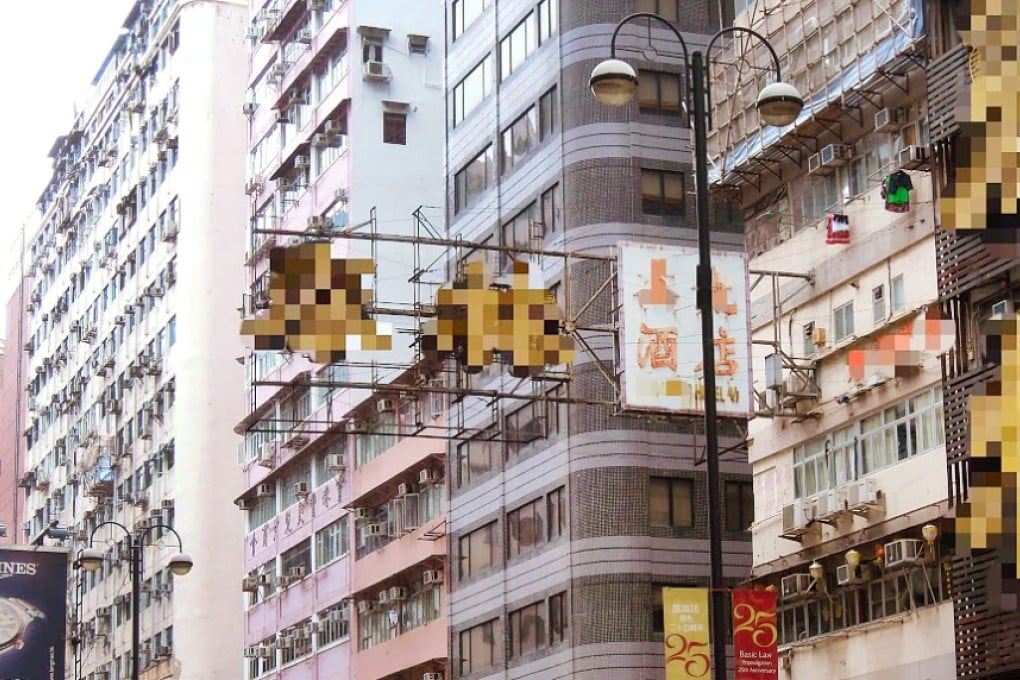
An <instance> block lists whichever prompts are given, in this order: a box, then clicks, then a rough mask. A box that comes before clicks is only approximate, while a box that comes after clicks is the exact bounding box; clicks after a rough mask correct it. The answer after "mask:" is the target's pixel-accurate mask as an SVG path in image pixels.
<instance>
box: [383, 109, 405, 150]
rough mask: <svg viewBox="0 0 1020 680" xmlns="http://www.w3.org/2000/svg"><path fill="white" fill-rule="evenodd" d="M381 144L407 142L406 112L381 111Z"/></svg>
mask: <svg viewBox="0 0 1020 680" xmlns="http://www.w3.org/2000/svg"><path fill="white" fill-rule="evenodd" d="M383 144H407V114H406V113H391V112H389V111H385V112H383Z"/></svg>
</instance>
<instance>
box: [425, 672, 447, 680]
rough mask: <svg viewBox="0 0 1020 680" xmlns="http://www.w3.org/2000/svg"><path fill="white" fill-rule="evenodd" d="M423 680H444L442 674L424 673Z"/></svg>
mask: <svg viewBox="0 0 1020 680" xmlns="http://www.w3.org/2000/svg"><path fill="white" fill-rule="evenodd" d="M421 680H443V674H442V673H435V672H433V673H422V676H421Z"/></svg>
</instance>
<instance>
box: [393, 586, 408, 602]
mask: <svg viewBox="0 0 1020 680" xmlns="http://www.w3.org/2000/svg"><path fill="white" fill-rule="evenodd" d="M407 595H408V592H407V588H404V587H403V586H393V587H392V588H390V593H389V597H390V601H391V602H393V601H400V600H406V599H407Z"/></svg>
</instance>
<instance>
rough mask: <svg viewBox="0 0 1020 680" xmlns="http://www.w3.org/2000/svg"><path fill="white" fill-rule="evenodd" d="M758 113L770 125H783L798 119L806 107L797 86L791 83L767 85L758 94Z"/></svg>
mask: <svg viewBox="0 0 1020 680" xmlns="http://www.w3.org/2000/svg"><path fill="white" fill-rule="evenodd" d="M757 107H758V113H759V114H760V115H761V117H762V120H764V121H765V122H766V123H768V124H769V125H775V126H776V127H782V126H784V125H789V124H790V123H792V122H793V121H795V120H797V116H799V115H800V112H801V110H802V109H803V108H804V99H803V98H802V97H801V96H800V92H797V88H795V87H794V86H793V85H790V84H789V83H784V82H778V83H771V84H769V85H766V86H765V88H764V89H762V91H761V93H760V94H759V95H758V104H757Z"/></svg>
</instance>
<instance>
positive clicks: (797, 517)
mask: <svg viewBox="0 0 1020 680" xmlns="http://www.w3.org/2000/svg"><path fill="white" fill-rule="evenodd" d="M813 519H814V503H813V502H812V500H811V499H810V498H798V499H797V500H795V501H794V502H793V503H791V504H790V505H787V506H784V507H783V535H784V536H802V535H804V534H806V533H808V531H809V528H810V524H811V520H813Z"/></svg>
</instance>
